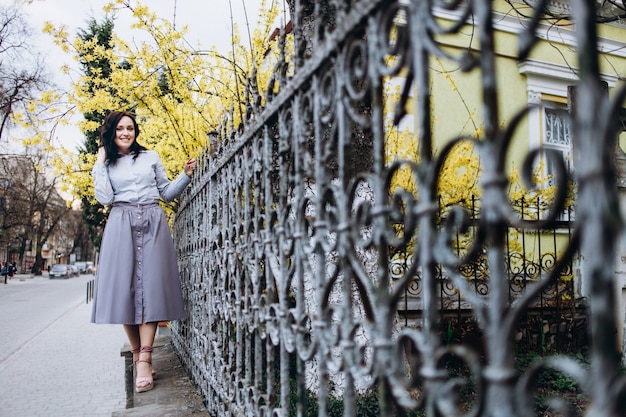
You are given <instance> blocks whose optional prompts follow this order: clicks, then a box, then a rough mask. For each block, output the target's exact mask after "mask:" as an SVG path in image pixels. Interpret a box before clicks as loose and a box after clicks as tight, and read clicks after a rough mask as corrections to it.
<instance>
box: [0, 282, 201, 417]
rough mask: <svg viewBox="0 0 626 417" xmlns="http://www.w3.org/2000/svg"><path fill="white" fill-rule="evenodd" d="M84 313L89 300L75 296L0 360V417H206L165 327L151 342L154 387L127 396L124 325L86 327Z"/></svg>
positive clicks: (87, 313) (88, 311) (87, 320)
mask: <svg viewBox="0 0 626 417" xmlns="http://www.w3.org/2000/svg"><path fill="white" fill-rule="evenodd" d="M20 279H21V281H20ZM33 279H41V278H32V277H30V276H21V277H15V278H14V279H13V280H12V281H11V282H10V283H9V284H8V285H28V283H29V281H30V282H31V283H33V284H35V282H34V281H32V280H33ZM44 279H47V277H44ZM2 285H4V284H2ZM90 316H91V303H90V304H86V302H85V299H82V300H80V302H78V301H77V302H76V303H74V305H71V306H70V308H69V309H68V310H67V311H65V313H63V314H62V315H61V316H59V317H58V318H56V319H55V320H53V321H52V322H51V324H50V325H48V326H47V327H46V328H45V329H43V330H42V331H40V332H38V333H37V334H36V335H35V336H34V337H32V338H31V339H29V340H28V341H27V342H25V343H23V344H22V345H20V347H19V348H18V349H17V350H15V351H14V352H12V353H11V354H10V355H9V356H7V357H5V358H4V359H2V360H0V417H31V416H32V417H37V416H45V417H56V416H59V417H87V416H89V417H92V416H93V417H100V416H102V417H111V416H113V417H126V416H128V417H131V416H134V417H140V416H152V417H184V416H198V417H208V416H209V413H208V412H207V411H206V408H205V407H204V404H203V398H202V397H201V396H200V395H199V394H198V390H197V389H196V387H195V386H194V385H193V384H192V382H191V381H190V379H189V376H188V373H187V371H186V369H185V368H184V367H183V366H182V364H181V362H180V360H179V358H178V356H177V355H176V352H175V351H174V348H173V346H172V344H171V341H170V336H169V331H168V329H167V328H159V331H158V333H157V340H156V341H155V349H154V353H153V363H154V366H155V369H156V370H157V373H158V375H157V378H156V381H155V388H154V389H153V390H152V391H149V392H146V393H140V394H134V396H133V397H132V398H130V400H129V398H127V394H126V389H125V387H126V386H125V383H126V381H125V369H126V368H125V360H124V357H123V356H122V355H121V352H122V350H123V349H122V348H123V347H124V346H125V347H126V348H127V347H128V345H127V339H126V336H125V334H124V331H123V328H122V326H120V325H95V324H92V323H90ZM0 322H1V320H0ZM6 324H7V323H6V322H5V325H6ZM131 383H132V380H131ZM127 405H130V406H132V407H133V408H128V409H127V408H126V407H127Z"/></svg>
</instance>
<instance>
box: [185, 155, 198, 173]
mask: <svg viewBox="0 0 626 417" xmlns="http://www.w3.org/2000/svg"><path fill="white" fill-rule="evenodd" d="M195 169H196V160H195V159H193V158H189V159H187V162H185V174H187V176H188V177H189V178H191V174H193V171H194V170H195Z"/></svg>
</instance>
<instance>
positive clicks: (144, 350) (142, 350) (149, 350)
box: [139, 346, 153, 353]
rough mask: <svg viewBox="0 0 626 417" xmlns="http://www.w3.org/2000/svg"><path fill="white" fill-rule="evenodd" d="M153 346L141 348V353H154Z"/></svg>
mask: <svg viewBox="0 0 626 417" xmlns="http://www.w3.org/2000/svg"><path fill="white" fill-rule="evenodd" d="M152 350H153V349H152V346H142V347H141V348H139V352H145V353H152Z"/></svg>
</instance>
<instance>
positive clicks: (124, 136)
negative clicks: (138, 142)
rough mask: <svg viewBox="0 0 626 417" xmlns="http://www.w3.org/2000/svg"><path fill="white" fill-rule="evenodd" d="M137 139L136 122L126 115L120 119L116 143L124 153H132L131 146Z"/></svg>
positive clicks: (116, 132) (116, 130)
mask: <svg viewBox="0 0 626 417" xmlns="http://www.w3.org/2000/svg"><path fill="white" fill-rule="evenodd" d="M134 141H135V124H134V123H133V119H131V118H130V117H128V116H124V117H122V118H121V119H120V121H119V122H118V124H117V127H116V128H115V145H117V150H118V151H119V153H121V154H122V155H128V154H129V153H130V146H131V145H132V144H133V142H134Z"/></svg>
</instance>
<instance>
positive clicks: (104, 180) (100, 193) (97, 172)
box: [91, 163, 114, 206]
mask: <svg viewBox="0 0 626 417" xmlns="http://www.w3.org/2000/svg"><path fill="white" fill-rule="evenodd" d="M91 175H92V177H93V186H94V193H95V195H96V200H98V202H99V203H100V204H102V205H105V206H106V205H109V204H112V203H113V199H114V192H113V186H112V185H111V180H110V179H109V173H108V170H107V167H106V166H105V165H104V164H101V163H96V164H95V165H94V166H93V169H92V170H91Z"/></svg>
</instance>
